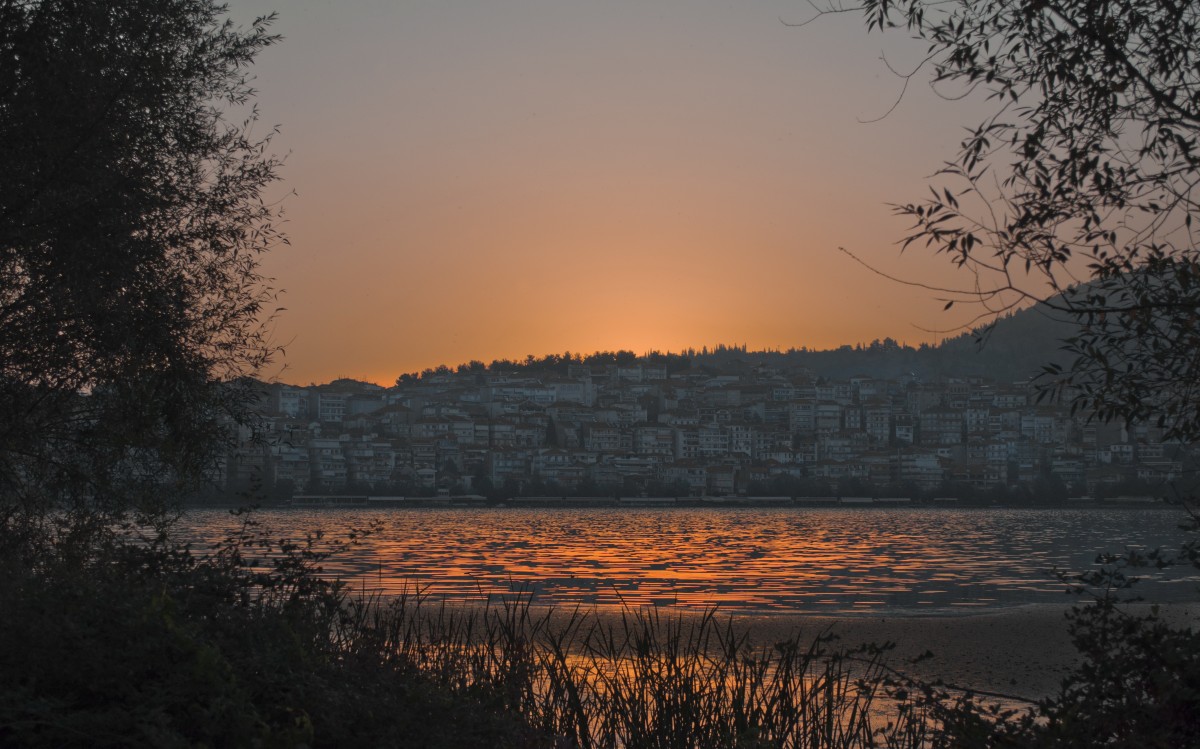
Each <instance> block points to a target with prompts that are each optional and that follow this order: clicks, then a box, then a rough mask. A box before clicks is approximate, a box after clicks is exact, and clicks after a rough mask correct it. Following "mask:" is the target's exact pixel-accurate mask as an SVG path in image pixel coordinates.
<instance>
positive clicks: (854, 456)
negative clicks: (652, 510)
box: [216, 361, 1194, 502]
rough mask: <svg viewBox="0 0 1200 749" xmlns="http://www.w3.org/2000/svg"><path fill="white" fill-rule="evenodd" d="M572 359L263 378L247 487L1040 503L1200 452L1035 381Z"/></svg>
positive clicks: (240, 465) (1111, 491) (1111, 487)
mask: <svg viewBox="0 0 1200 749" xmlns="http://www.w3.org/2000/svg"><path fill="white" fill-rule="evenodd" d="M563 369H565V372H564V373H557V372H546V371H536V370H531V369H525V370H522V369H519V368H518V369H516V370H514V371H495V369H494V368H484V367H482V366H479V367H473V368H465V367H460V368H459V370H458V371H453V370H450V369H448V368H444V367H443V368H439V370H437V371H426V372H425V373H424V374H423V375H421V376H406V377H403V378H401V380H400V381H398V383H397V384H396V386H394V387H391V388H384V387H381V386H378V385H372V384H368V383H362V382H357V381H353V380H339V381H335V382H333V383H330V384H327V385H313V386H309V387H297V386H292V385H286V384H268V385H264V386H263V390H262V398H261V403H260V409H259V410H260V411H261V414H262V420H261V424H260V425H259V427H258V428H257V429H255V430H250V429H245V430H243V434H242V440H241V444H240V446H239V447H238V448H237V449H236V450H235V451H233V452H232V453H231V454H230V455H229V456H228V459H227V460H226V461H225V462H224V464H223V465H222V466H221V468H220V475H219V476H217V477H216V478H217V483H218V484H220V485H221V486H222V487H224V489H225V490H227V491H239V490H245V489H246V488H247V487H252V486H254V487H260V488H261V490H262V491H264V492H265V493H266V494H267V495H268V496H271V497H276V498H280V499H287V498H290V497H292V496H293V495H302V494H309V495H312V494H326V495H337V494H347V493H358V494H362V495H376V496H379V495H386V496H396V497H398V496H436V495H438V494H439V493H441V494H442V495H446V494H473V495H477V496H481V497H489V498H493V499H495V498H504V497H521V496H535V495H536V496H542V495H574V496H606V495H607V496H613V495H628V496H657V495H662V496H679V497H701V496H712V497H721V496H738V495H742V496H744V495H752V496H756V495H764V496H765V495H772V496H775V495H782V496H792V497H796V496H811V497H817V496H830V497H836V496H847V495H855V496H863V497H897V496H900V497H906V498H926V499H929V498H934V497H957V498H964V499H971V498H974V499H978V500H988V499H992V500H997V501H999V500H1005V499H1018V500H1021V499H1023V500H1024V501H1028V502H1042V501H1053V500H1064V499H1067V498H1081V497H1096V498H1104V497H1114V496H1117V495H1134V494H1141V495H1145V494H1153V493H1155V492H1156V491H1159V490H1161V489H1162V487H1163V486H1164V485H1165V484H1166V483H1167V482H1171V481H1174V480H1176V479H1177V478H1179V477H1180V476H1181V475H1182V474H1183V473H1184V471H1185V467H1186V466H1188V465H1190V464H1191V462H1192V460H1193V458H1194V455H1193V454H1192V453H1191V452H1190V448H1188V447H1187V446H1184V445H1181V444H1178V443H1173V442H1170V441H1165V440H1164V439H1163V438H1162V437H1163V434H1162V430H1161V429H1159V428H1155V427H1153V426H1148V425H1139V426H1137V427H1136V428H1126V427H1125V426H1124V425H1123V424H1120V423H1103V422H1100V421H1097V420H1089V419H1088V417H1087V415H1086V414H1083V413H1077V414H1072V413H1071V409H1070V408H1069V407H1068V406H1067V405H1062V404H1048V403H1045V402H1039V398H1038V393H1037V390H1036V388H1035V386H1034V385H1033V384H1032V383H1030V382H1028V381H1022V382H994V381H990V380H988V379H987V378H985V377H979V376H970V377H948V378H939V379H937V380H936V381H922V380H921V379H920V378H919V377H917V376H915V375H910V376H905V377H901V378H894V379H877V378H875V377H872V376H869V375H866V374H864V375H861V376H854V377H849V378H846V379H826V378H823V377H818V376H815V375H814V374H813V373H812V372H811V371H807V370H804V369H802V368H776V367H770V366H763V365H756V366H743V367H740V368H738V369H740V371H732V372H721V371H719V370H714V369H713V368H711V367H703V368H691V367H688V368H684V369H682V371H669V368H668V367H666V366H661V365H655V364H653V363H647V362H645V361H633V362H627V363H626V364H624V365H622V364H607V365H589V364H583V363H570V364H569V365H568V366H565V367H564V368H563Z"/></svg>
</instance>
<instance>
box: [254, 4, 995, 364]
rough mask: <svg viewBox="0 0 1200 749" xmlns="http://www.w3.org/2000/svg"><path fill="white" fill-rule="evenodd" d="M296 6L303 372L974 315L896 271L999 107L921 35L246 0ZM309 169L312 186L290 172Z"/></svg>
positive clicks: (288, 55)
mask: <svg viewBox="0 0 1200 749" xmlns="http://www.w3.org/2000/svg"><path fill="white" fill-rule="evenodd" d="M271 11H278V12H279V19H278V21H277V23H276V25H275V27H274V28H275V30H276V31H278V32H279V33H280V34H282V35H283V36H284V37H285V39H284V41H283V42H282V43H281V44H280V45H278V46H277V47H274V48H272V49H270V50H268V51H267V52H266V53H265V54H264V55H263V56H262V57H261V58H260V60H259V61H258V62H257V63H256V65H255V67H254V69H253V71H252V73H253V75H255V76H256V83H255V86H256V88H257V89H258V104H259V108H260V110H261V113H262V120H261V123H262V126H270V125H275V124H278V125H279V126H280V127H281V132H280V134H279V136H278V137H277V138H276V140H275V143H274V147H275V150H276V151H277V152H278V153H281V154H286V155H287V163H286V166H285V168H284V171H283V176H284V181H283V183H281V184H280V185H278V186H277V191H276V193H275V195H274V196H273V199H276V200H281V201H282V205H283V207H284V209H285V212H286V215H285V219H286V223H285V225H284V228H285V230H286V232H287V233H288V234H289V236H290V239H291V245H290V246H288V247H280V248H278V249H277V250H275V251H274V252H272V253H270V254H269V255H268V256H267V257H266V258H265V259H264V270H265V272H266V274H267V275H268V276H271V277H273V278H274V279H275V285H276V286H277V287H279V288H280V289H282V290H283V291H284V293H283V294H282V295H281V297H280V305H281V306H282V307H284V308H286V311H284V312H283V313H282V314H281V315H280V316H279V318H278V321H277V323H276V325H275V338H276V340H277V341H278V342H279V343H280V344H281V345H282V346H284V348H285V349H286V355H285V356H284V357H282V358H281V359H280V361H279V363H278V366H277V367H276V371H275V372H271V373H267V374H268V375H271V376H274V377H276V378H278V379H280V380H283V381H287V382H296V383H303V382H325V381H329V380H332V379H334V378H337V377H351V378H357V379H361V380H365V381H369V382H375V383H379V384H385V385H386V384H391V383H392V382H394V380H395V378H396V376H397V375H399V374H400V373H403V372H411V371H420V370H423V369H425V368H429V367H436V366H438V365H440V364H448V365H450V366H454V365H456V364H458V363H461V362H466V361H469V360H482V361H490V360H492V359H497V358H510V359H523V358H524V357H525V356H526V355H528V354H533V355H535V356H541V355H543V354H546V353H551V352H558V353H561V352H563V351H575V352H582V353H588V352H591V351H603V350H618V349H628V350H633V351H635V352H638V353H642V352H645V351H648V350H660V351H680V350H683V349H685V348H689V347H695V348H699V347H701V346H703V345H710V346H711V345H713V344H715V343H721V342H724V343H740V344H745V345H747V346H748V347H749V348H750V349H759V348H784V349H786V348H791V347H802V346H806V347H809V348H832V347H836V346H839V345H842V344H847V343H849V344H853V343H857V342H867V341H871V340H874V339H880V338H884V337H891V338H895V339H896V340H898V341H901V342H906V343H909V344H917V343H921V342H935V341H937V340H938V339H939V338H940V337H941V335H942V334H940V333H938V332H935V331H936V330H945V329H952V328H955V327H956V326H958V325H961V324H962V323H964V322H965V321H966V320H968V319H970V317H972V316H973V314H974V313H973V312H972V311H970V310H964V311H959V310H957V309H956V310H951V311H950V312H943V311H942V307H943V302H942V301H940V300H938V299H936V298H935V296H936V295H934V294H932V293H931V292H929V291H927V290H924V289H920V288H913V287H909V286H904V285H902V284H899V283H896V282H894V281H890V280H888V279H886V278H883V277H881V276H880V275H877V274H875V273H873V272H871V271H870V270H868V269H867V268H865V267H863V266H862V265H860V264H859V263H856V262H855V261H854V260H853V259H852V258H850V257H848V256H847V255H845V254H843V253H841V252H839V250H838V248H839V247H845V248H846V249H847V250H849V251H850V252H853V253H854V254H855V255H857V256H859V257H861V258H862V259H863V260H865V261H866V262H868V263H870V264H871V265H873V266H875V267H877V268H878V269H880V270H882V271H884V272H885V273H890V274H894V275H897V276H901V277H904V278H908V279H913V280H920V281H922V282H925V283H928V284H933V285H949V286H960V287H961V286H965V285H969V279H965V278H962V277H961V276H958V275H957V274H956V273H955V271H954V269H953V268H952V267H951V265H950V264H949V263H948V262H946V261H945V259H944V258H937V257H931V256H929V255H928V254H922V253H921V252H920V251H917V250H913V251H910V252H908V253H906V254H905V255H903V256H901V254H900V251H899V247H898V245H897V244H896V242H897V240H899V239H901V238H902V237H903V235H904V233H905V229H906V223H905V221H904V220H903V219H899V218H896V217H894V216H892V215H891V211H890V209H889V207H888V204H889V203H899V202H905V201H908V200H913V199H916V198H918V197H919V196H920V195H921V194H922V193H924V192H925V190H926V189H927V188H926V184H927V178H928V176H929V175H930V174H931V173H933V172H934V171H936V169H937V168H938V167H939V165H940V164H941V163H942V162H943V161H944V160H946V159H948V158H950V157H952V156H953V154H954V151H955V149H956V147H957V144H958V142H959V140H960V139H961V137H962V135H963V133H964V127H965V126H968V125H971V124H973V123H974V122H975V121H976V120H977V119H978V118H979V116H980V113H981V112H982V111H983V110H982V109H981V108H980V107H979V105H977V104H975V103H972V102H952V101H946V100H944V99H942V98H939V97H938V96H937V95H935V94H934V93H933V92H932V91H931V90H930V89H929V87H928V86H927V85H926V83H925V82H924V80H923V79H921V80H920V81H919V82H917V83H914V85H912V86H910V87H909V90H908V91H907V92H906V93H905V95H904V97H903V100H902V101H901V102H900V103H899V105H898V106H897V107H896V108H895V110H894V111H891V113H890V114H887V116H886V117H884V118H883V119H882V120H881V121H878V122H873V123H868V122H864V120H871V119H874V118H878V117H879V116H880V115H882V114H884V113H885V112H888V109H889V107H891V106H892V103H893V102H894V101H895V99H896V97H897V96H898V95H899V94H900V91H901V86H902V82H901V81H900V80H899V79H898V78H897V77H896V76H895V75H893V74H892V73H891V72H889V67H888V65H887V64H885V63H884V62H883V61H882V60H881V55H883V54H885V53H886V56H887V59H888V62H889V63H890V65H891V66H892V67H894V68H897V69H904V68H906V67H911V66H912V65H913V64H915V62H916V61H918V60H919V59H920V55H921V52H922V45H920V44H919V43H912V42H910V41H909V40H907V39H906V38H904V36H903V33H902V32H898V33H896V34H893V35H888V36H881V35H879V34H871V35H868V34H867V33H866V30H865V27H864V25H863V23H862V21H861V19H860V18H859V17H858V16H857V15H855V14H843V15H839V16H830V17H826V18H823V19H820V20H819V21H818V22H817V23H815V24H812V25H809V26H805V27H803V28H797V27H793V26H789V25H787V24H789V23H797V22H802V21H804V20H806V19H808V18H809V17H811V15H812V10H811V8H810V7H809V6H808V4H807V3H803V2H762V3H753V4H726V3H715V2H682V0H671V1H669V2H656V3H635V2H614V3H603V4H599V3H597V4H584V3H561V2H549V1H533V0H522V1H520V2H505V3H488V2H462V3H453V4H448V3H442V2H433V1H428V2H424V1H422V2H404V3H380V2H341V3H337V4H334V3H327V2H317V1H316V0H295V1H293V2H288V3H279V2H278V1H277V0H234V2H233V3H232V4H231V14H232V16H233V17H234V19H235V20H237V21H239V22H241V23H246V22H248V21H249V20H250V19H252V18H253V17H254V16H256V15H260V14H264V13H268V12H271ZM293 192H294V194H291V193H293Z"/></svg>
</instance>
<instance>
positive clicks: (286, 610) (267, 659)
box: [0, 535, 545, 747]
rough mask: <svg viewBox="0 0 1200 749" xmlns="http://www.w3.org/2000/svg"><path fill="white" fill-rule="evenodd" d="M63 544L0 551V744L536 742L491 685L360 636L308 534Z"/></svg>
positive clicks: (494, 744) (518, 744)
mask: <svg viewBox="0 0 1200 749" xmlns="http://www.w3.org/2000/svg"><path fill="white" fill-rule="evenodd" d="M252 548H253V549H254V550H256V551H262V552H273V553H272V558H273V560H274V561H273V562H272V563H271V564H270V565H269V567H268V569H265V570H264V569H261V568H257V569H256V567H255V565H254V563H253V560H251V559H250V558H248V557H247V556H244V555H245V554H246V553H247V552H249V551H250V550H251V549H252ZM281 551H282V552H283V553H280V552H281ZM74 556H75V555H47V556H45V557H43V559H42V560H41V563H40V564H39V565H38V566H37V567H35V568H31V567H29V566H27V565H25V564H22V563H20V562H19V561H18V563H15V564H14V563H12V562H13V561H14V560H12V559H11V558H4V559H2V560H0V561H2V563H3V564H2V568H0V601H3V608H4V615H3V616H2V617H0V642H3V643H5V647H4V648H3V649H2V650H0V745H5V746H28V747H36V746H46V747H51V746H53V747H64V746H88V747H93V746H122V747H124V746H147V747H150V746H153V747H170V746H189V747H190V746H264V747H295V746H314V747H317V746H412V747H474V746H487V747H536V746H542V745H544V744H545V742H542V741H539V740H538V738H537V736H536V734H535V733H534V732H533V731H532V730H530V729H529V728H528V727H527V726H525V725H524V724H523V722H522V721H521V719H520V718H519V717H518V716H516V715H514V714H512V713H510V712H506V711H504V710H502V709H501V708H500V703H499V701H498V700H496V699H494V698H493V697H492V696H490V695H488V694H486V693H483V692H481V691H478V690H477V691H476V692H474V693H473V694H471V695H466V694H456V693H453V692H452V691H451V690H448V689H445V688H441V687H438V686H437V685H435V684H434V683H433V682H432V681H431V680H430V679H428V678H426V677H425V676H423V675H422V674H421V673H420V672H419V671H418V670H416V669H415V668H413V667H412V665H411V664H410V663H409V662H407V661H405V660H404V659H403V658H400V657H398V656H397V655H396V654H394V653H387V652H384V651H382V650H380V649H378V648H375V647H372V646H373V644H374V642H375V641H374V640H373V639H372V638H371V637H370V633H369V632H368V631H367V630H365V629H363V628H360V627H356V626H355V622H354V621H352V620H351V619H350V618H348V616H347V609H346V607H345V603H346V601H345V597H344V595H343V593H342V592H341V590H340V588H339V586H337V585H335V584H331V583H328V582H324V581H322V580H321V579H319V578H318V577H317V576H316V572H317V567H316V563H317V562H319V560H320V558H321V553H318V552H317V551H315V549H314V547H313V546H312V545H311V544H302V545H296V544H288V545H287V546H286V548H284V549H282V550H281V549H280V548H278V547H274V548H273V549H268V548H266V546H264V545H260V544H259V543H258V541H257V540H255V539H254V538H253V537H252V536H250V535H244V536H241V537H238V538H236V539H234V540H233V541H232V542H231V543H229V544H227V545H226V546H225V547H224V549H223V550H222V551H220V552H219V553H217V554H215V555H211V556H203V557H201V556H197V555H194V554H192V553H190V552H189V551H188V550H187V549H186V548H180V547H176V546H173V545H172V544H170V543H169V542H167V541H166V540H165V538H163V537H158V538H156V539H153V540H152V541H151V542H149V543H146V544H142V543H117V544H113V545H110V546H108V547H107V548H104V549H100V550H96V551H95V552H94V553H92V554H89V555H88V558H87V559H86V560H82V562H81V561H80V560H78V559H76V558H73V557H74Z"/></svg>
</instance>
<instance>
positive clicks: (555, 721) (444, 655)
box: [344, 592, 930, 749]
mask: <svg viewBox="0 0 1200 749" xmlns="http://www.w3.org/2000/svg"><path fill="white" fill-rule="evenodd" d="M348 612H349V615H348V619H347V626H345V628H344V632H346V633H347V635H348V637H347V640H346V642H345V643H344V645H345V647H346V648H348V649H350V650H353V649H356V648H363V647H367V648H370V649H372V650H377V651H379V652H386V653H390V654H392V656H393V657H395V658H397V659H399V660H401V661H402V662H405V663H407V664H409V665H410V666H412V667H414V668H416V669H419V670H420V672H421V673H422V674H424V675H425V676H427V677H429V678H431V679H433V680H434V681H435V682H437V683H439V684H441V685H444V686H446V687H449V688H451V689H453V690H455V691H458V692H462V693H466V694H479V695H481V696H488V697H490V698H492V699H496V698H498V699H500V700H501V701H502V703H503V705H504V707H505V708H507V709H509V710H512V711H515V712H517V713H519V714H521V715H522V716H523V717H524V719H525V721H527V722H528V723H529V724H530V725H531V726H532V727H534V728H535V729H538V730H540V731H542V732H545V733H546V734H547V735H549V736H551V737H554V739H555V741H556V744H555V745H556V746H559V747H580V749H608V748H610V747H611V748H614V749H615V748H617V747H647V748H658V747H661V748H663V749H667V748H672V749H674V748H676V747H679V748H683V747H705V748H708V747H712V748H714V749H719V748H721V747H738V748H746V747H781V748H792V747H795V748H797V749H800V748H803V749H809V748H811V749H817V748H824V747H838V748H852V747H854V748H856V747H875V746H889V747H916V746H923V745H926V744H927V743H928V741H929V738H930V721H929V720H928V716H927V715H926V714H925V713H923V712H922V711H920V710H918V709H915V708H914V705H912V704H910V703H907V702H903V701H900V702H897V700H896V699H895V698H894V696H893V694H892V693H891V692H892V691H893V690H889V689H888V688H887V687H888V685H889V684H892V680H891V672H890V671H889V669H888V668H887V666H886V664H885V663H884V661H883V656H884V653H885V651H886V648H877V647H873V646H861V647H856V648H846V647H842V646H840V645H839V644H838V643H837V641H836V640H835V638H833V637H832V636H831V635H829V634H828V633H822V634H819V635H817V636H815V637H812V638H805V637H802V636H801V635H799V634H797V635H794V636H792V637H789V638H787V639H785V640H783V641H779V642H773V643H770V644H763V645H759V644H755V643H754V642H753V641H752V640H751V637H750V633H749V631H748V630H745V629H741V628H739V627H737V626H735V622H734V621H733V620H732V619H723V618H721V617H719V616H718V613H717V612H716V611H715V610H709V611H706V612H704V613H703V614H700V615H686V614H682V613H662V612H661V611H660V610H657V609H645V610H634V609H625V610H623V611H621V612H619V614H615V615H612V616H604V615H600V614H597V613H595V612H591V611H583V610H579V609H576V610H572V611H560V610H554V609H539V608H537V607H535V606H534V605H533V604H532V600H531V597H530V596H528V595H523V594H514V595H512V596H508V597H504V598H501V599H499V600H489V601H488V602H487V603H486V604H484V605H481V606H478V607H474V608H471V607H460V606H451V605H448V604H446V603H445V602H438V601H435V600H433V599H430V598H427V597H425V596H423V595H421V594H420V593H419V592H409V593H406V594H402V595H400V596H398V597H396V598H394V599H384V598H382V597H380V596H366V597H360V598H357V599H353V600H350V601H349V602H348Z"/></svg>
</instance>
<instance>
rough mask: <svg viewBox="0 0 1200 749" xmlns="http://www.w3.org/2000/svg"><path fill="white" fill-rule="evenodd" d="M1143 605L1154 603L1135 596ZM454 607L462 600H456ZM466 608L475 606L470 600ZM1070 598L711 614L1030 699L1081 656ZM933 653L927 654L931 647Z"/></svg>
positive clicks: (765, 633) (1198, 621) (759, 639)
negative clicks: (977, 605) (830, 640)
mask: <svg viewBox="0 0 1200 749" xmlns="http://www.w3.org/2000/svg"><path fill="white" fill-rule="evenodd" d="M1130 606H1132V607H1135V611H1136V610H1138V609H1142V610H1146V609H1148V608H1149V606H1150V605H1149V604H1130ZM455 608H457V607H455ZM466 608H472V607H470V606H467V607H466ZM1070 609H1071V604H1068V603H1063V604H1043V603H1031V604H1021V605H1018V606H1013V607H1010V608H1004V609H998V610H988V611H964V612H962V613H956V612H950V613H948V614H947V613H932V612H928V613H926V612H922V613H920V614H919V615H915V616H914V615H911V614H908V613H907V612H896V613H892V612H889V613H887V614H878V613H877V614H874V615H865V616H864V615H831V614H825V613H815V614H814V613H804V612H796V613H781V612H764V613H747V612H728V613H726V612H722V611H720V610H717V611H716V613H715V614H714V615H713V618H714V621H715V622H716V623H717V624H718V625H720V626H721V627H724V626H725V625H726V623H729V622H732V625H733V627H734V629H735V630H736V631H738V632H739V633H746V634H748V636H749V641H750V644H751V645H752V646H754V647H762V646H769V645H771V644H773V643H775V642H782V641H786V640H789V639H793V638H798V639H799V640H801V641H802V642H803V641H808V640H811V639H812V638H814V637H816V636H818V635H824V634H831V635H834V636H835V637H836V645H840V646H844V647H846V648H855V647H857V646H859V645H867V644H875V645H884V644H885V643H890V644H891V645H892V647H891V649H890V651H889V652H888V653H887V655H886V658H885V660H886V663H887V665H888V666H889V667H890V668H892V669H894V670H895V671H896V672H898V673H900V674H903V675H905V676H909V677H912V678H914V679H917V680H919V681H924V682H928V683H942V684H944V685H945V686H947V687H952V688H956V689H964V690H972V691H977V692H981V693H988V692H990V693H994V694H996V695H1007V696H1009V697H1011V698H1014V699H1013V700H1011V701H1008V700H1006V702H1009V704H1010V705H1011V706H1015V707H1020V706H1021V704H1020V703H1021V702H1022V701H1025V702H1028V703H1030V704H1032V703H1033V702H1036V701H1037V700H1038V699H1041V698H1045V697H1050V696H1052V695H1054V694H1055V693H1057V692H1058V691H1059V689H1060V688H1061V685H1062V680H1063V678H1064V677H1065V676H1067V675H1068V673H1069V672H1070V671H1071V669H1072V668H1073V667H1074V666H1075V665H1077V664H1078V662H1079V656H1078V654H1077V652H1076V650H1075V648H1074V646H1073V645H1072V643H1071V637H1070V633H1069V632H1068V621H1067V617H1066V615H1067V613H1068V612H1069V611H1070ZM548 611H553V612H554V613H555V614H556V616H555V618H556V619H557V618H558V617H562V616H564V615H566V616H569V615H570V614H571V612H572V611H574V609H564V608H557V607H551V608H547V607H542V606H538V605H537V604H534V605H533V606H532V607H531V608H530V613H531V614H532V615H534V616H535V617H536V616H539V615H545V614H546V613H547V612H548ZM653 611H654V613H655V614H656V615H658V616H660V617H662V620H663V621H664V622H666V621H676V620H677V617H681V618H682V620H683V621H684V623H685V624H686V623H687V622H688V621H689V620H695V621H698V620H699V619H700V618H701V617H702V616H704V614H703V613H701V612H697V611H695V610H689V609H672V608H669V607H663V608H659V609H654V610H653ZM579 613H581V614H584V615H587V616H591V617H594V620H595V621H596V622H597V623H598V624H600V625H602V626H603V625H605V624H614V623H616V622H617V621H618V620H619V618H620V617H621V616H622V614H623V613H637V611H636V610H634V611H631V612H622V610H620V609H616V608H591V609H589V608H584V607H581V608H580V609H579ZM1160 613H1161V614H1162V616H1163V618H1164V619H1165V620H1167V621H1168V622H1171V623H1172V624H1174V625H1176V626H1183V625H1186V624H1191V626H1193V627H1200V604H1184V603H1180V604H1164V605H1161V606H1160ZM927 652H928V653H932V657H922V656H923V655H924V654H926V653H927Z"/></svg>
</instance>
